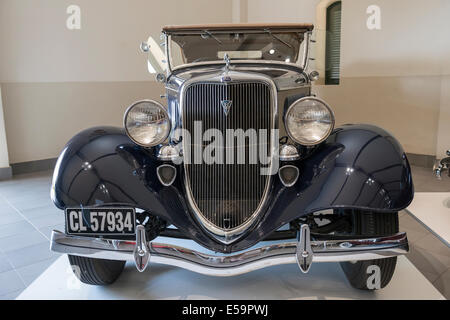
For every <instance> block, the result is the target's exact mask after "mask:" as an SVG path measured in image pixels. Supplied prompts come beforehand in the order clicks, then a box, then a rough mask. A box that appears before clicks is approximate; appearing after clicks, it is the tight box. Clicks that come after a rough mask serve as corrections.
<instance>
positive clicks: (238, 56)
mask: <svg viewBox="0 0 450 320" xmlns="http://www.w3.org/2000/svg"><path fill="white" fill-rule="evenodd" d="M303 39H304V32H293V31H289V32H286V31H285V32H283V31H279V32H273V31H268V30H267V31H266V30H261V31H258V32H251V33H243V32H238V31H233V32H208V31H204V32H199V33H195V34H172V35H170V38H169V45H170V62H171V65H172V66H173V67H176V66H179V65H183V64H188V63H195V62H208V61H223V58H224V55H225V53H226V54H228V56H229V58H230V59H231V60H268V61H283V62H287V63H298V62H300V60H301V57H299V51H300V46H301V44H302V42H303Z"/></svg>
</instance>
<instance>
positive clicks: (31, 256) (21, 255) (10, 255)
mask: <svg viewBox="0 0 450 320" xmlns="http://www.w3.org/2000/svg"><path fill="white" fill-rule="evenodd" d="M5 255H6V257H7V259H8V260H9V261H10V262H11V264H12V265H13V267H14V268H16V269H17V268H20V267H25V266H28V265H30V264H33V263H36V262H40V261H43V260H47V259H52V258H55V259H56V258H57V257H58V256H59V254H58V253H56V252H52V251H50V244H49V242H46V243H41V244H38V245H34V246H30V247H26V248H22V249H19V250H14V251H10V252H6V253H5Z"/></svg>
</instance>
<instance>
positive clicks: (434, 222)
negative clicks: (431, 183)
mask: <svg viewBox="0 0 450 320" xmlns="http://www.w3.org/2000/svg"><path fill="white" fill-rule="evenodd" d="M406 211H408V213H409V214H411V215H412V216H413V217H415V218H416V219H417V220H418V221H419V222H420V223H422V224H423V225H424V226H425V227H426V228H427V229H428V230H430V231H431V232H432V233H433V234H435V235H436V236H437V237H438V238H440V239H441V240H442V242H444V243H445V244H446V245H447V246H448V247H450V228H449V226H450V192H416V193H415V194H414V200H413V201H412V202H411V204H410V205H409V207H408V208H407V209H406Z"/></svg>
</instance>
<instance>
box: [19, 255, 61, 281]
mask: <svg viewBox="0 0 450 320" xmlns="http://www.w3.org/2000/svg"><path fill="white" fill-rule="evenodd" d="M53 262H55V259H54V258H52V259H47V260H43V261H39V262H37V263H33V264H30V265H28V266H25V267H21V268H18V269H16V271H17V273H18V274H19V275H20V277H21V278H22V280H23V281H24V282H25V285H27V286H29V285H30V284H31V283H32V282H33V281H34V280H35V279H37V277H39V276H40V275H41V274H42V273H43V272H44V271H45V270H47V268H48V267H50V265H51V264H52V263H53Z"/></svg>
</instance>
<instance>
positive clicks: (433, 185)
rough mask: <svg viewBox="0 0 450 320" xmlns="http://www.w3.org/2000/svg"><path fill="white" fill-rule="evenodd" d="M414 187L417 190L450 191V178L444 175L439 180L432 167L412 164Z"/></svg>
mask: <svg viewBox="0 0 450 320" xmlns="http://www.w3.org/2000/svg"><path fill="white" fill-rule="evenodd" d="M411 171H412V176H413V182H414V189H415V191H416V192H448V191H449V190H450V179H446V177H443V178H442V180H437V179H436V178H435V177H434V176H433V174H432V169H431V168H423V167H417V166H411Z"/></svg>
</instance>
